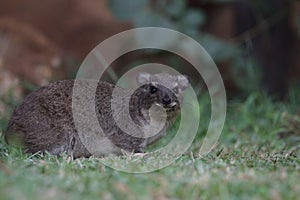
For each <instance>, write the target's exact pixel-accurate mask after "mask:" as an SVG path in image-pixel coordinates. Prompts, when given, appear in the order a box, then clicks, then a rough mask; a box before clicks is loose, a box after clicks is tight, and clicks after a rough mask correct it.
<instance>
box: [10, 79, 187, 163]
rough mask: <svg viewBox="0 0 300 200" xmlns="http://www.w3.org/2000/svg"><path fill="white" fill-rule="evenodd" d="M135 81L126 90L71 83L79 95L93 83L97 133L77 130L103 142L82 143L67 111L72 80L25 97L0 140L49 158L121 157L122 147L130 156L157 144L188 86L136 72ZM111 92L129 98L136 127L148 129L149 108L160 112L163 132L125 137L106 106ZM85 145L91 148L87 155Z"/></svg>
mask: <svg viewBox="0 0 300 200" xmlns="http://www.w3.org/2000/svg"><path fill="white" fill-rule="evenodd" d="M137 83H138V85H139V87H138V88H137V89H136V90H135V91H131V90H130V89H124V88H120V87H117V86H115V85H113V84H110V83H107V82H102V81H99V82H97V81H94V80H76V84H79V85H80V87H81V88H82V89H83V90H84V92H87V91H92V87H91V85H93V84H96V93H94V94H95V111H96V116H97V119H98V122H99V125H100V127H101V129H102V132H101V131H98V130H94V131H93V128H92V129H91V128H89V127H88V124H84V123H83V124H80V126H81V127H82V126H83V127H87V128H86V129H85V130H86V132H85V133H86V134H85V136H88V137H89V135H88V134H87V133H88V132H95V134H96V135H98V136H100V138H102V139H100V141H97V142H96V141H95V140H94V139H91V138H90V139H88V140H89V142H86V141H85V139H84V137H81V136H80V135H79V134H78V131H77V129H76V126H75V125H76V124H75V122H74V116H73V114H74V113H73V112H72V103H74V102H72V100H73V101H74V99H72V94H73V92H74V91H73V87H74V84H75V81H74V80H63V81H58V82H55V83H52V84H50V85H47V86H44V87H41V88H39V89H38V90H36V91H34V92H32V93H31V94H29V95H28V96H27V97H26V98H25V99H24V101H23V103H22V104H21V105H19V106H18V107H17V108H16V109H15V110H14V112H13V114H12V116H11V118H10V121H9V123H8V128H7V130H6V131H5V140H6V142H7V143H9V144H12V145H21V146H22V147H23V149H24V152H26V153H36V152H45V151H48V152H49V153H51V154H54V155H59V154H61V153H66V154H68V155H72V156H73V157H75V158H77V157H89V156H91V155H96V156H105V155H109V154H111V153H115V154H121V152H122V151H121V149H123V150H125V151H129V152H144V149H145V147H146V146H147V145H150V144H152V143H154V142H156V141H157V140H159V139H160V138H161V137H163V136H164V135H165V134H166V129H167V128H168V127H169V126H170V124H171V122H172V121H174V120H175V119H176V117H177V116H178V114H179V112H180V104H181V103H182V98H183V97H182V93H183V90H184V89H185V88H187V87H188V85H189V83H188V80H187V78H186V77H185V76H183V75H176V76H175V75H170V74H154V75H151V74H148V73H139V74H138V76H137ZM115 88H117V89H118V90H119V91H121V98H126V95H127V96H128V94H131V95H130V100H129V114H130V117H131V119H132V121H133V122H134V123H135V124H136V125H137V126H138V127H142V128H143V127H145V126H147V125H149V123H150V118H151V116H150V112H149V110H150V108H151V107H153V106H159V107H161V108H163V109H164V110H165V113H166V115H167V116H166V120H167V121H166V124H165V126H164V127H163V128H162V130H161V131H160V132H159V133H157V134H156V135H154V136H151V137H148V138H147V137H143V136H144V135H142V134H141V135H133V134H128V133H126V131H123V130H122V129H121V128H119V127H118V124H117V123H116V120H115V118H114V117H115V116H114V115H113V109H112V105H111V104H112V97H113V92H114V89H115ZM82 96H84V95H82ZM73 98H74V97H73ZM87 98H90V97H87ZM123 104H124V103H122V102H117V103H116V105H117V111H116V112H117V113H118V114H119V115H120V116H121V117H122V115H123V113H125V111H124V110H125V108H126V107H124V105H123ZM85 106H86V105H81V107H82V108H83V112H80V114H81V115H82V116H83V117H86V116H88V115H86V114H84V113H85V111H84V108H85ZM73 111H74V110H73ZM154 118H155V117H154ZM158 120H159V119H158ZM154 121H155V120H154ZM93 143H95V144H93ZM87 145H88V147H87ZM93 145H94V146H93ZM90 147H92V148H94V149H96V150H95V151H91V149H90Z"/></svg>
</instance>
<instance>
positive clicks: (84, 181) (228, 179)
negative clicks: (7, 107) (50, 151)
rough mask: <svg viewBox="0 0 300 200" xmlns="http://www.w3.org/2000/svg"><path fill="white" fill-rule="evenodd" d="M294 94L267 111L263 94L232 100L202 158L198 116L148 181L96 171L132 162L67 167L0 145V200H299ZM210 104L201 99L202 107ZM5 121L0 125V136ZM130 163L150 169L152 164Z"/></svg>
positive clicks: (299, 119)
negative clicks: (183, 144)
mask: <svg viewBox="0 0 300 200" xmlns="http://www.w3.org/2000/svg"><path fill="white" fill-rule="evenodd" d="M298 94H299V93H297V92H292V93H291V94H290V98H289V104H283V103H272V102H271V101H270V100H269V99H268V98H266V97H264V96H263V95H261V94H252V95H250V96H249V97H248V98H247V99H245V100H244V101H242V100H231V101H230V102H229V105H228V114H227V121H226V125H225V127H224V130H223V133H222V136H221V138H220V140H219V142H218V145H217V146H216V147H215V149H214V150H213V151H212V152H211V153H209V154H208V155H206V156H203V157H201V156H199V155H198V153H197V152H198V150H199V147H200V143H201V139H202V137H201V136H200V135H201V133H204V132H205V129H206V128H205V126H207V125H205V124H206V122H207V121H208V120H209V117H210V116H209V109H207V110H205V109H202V115H201V117H202V119H203V120H202V122H201V128H200V130H199V134H198V136H197V138H196V139H195V141H194V143H193V144H192V146H191V147H190V149H189V150H188V151H187V152H185V154H184V155H182V156H181V157H180V158H179V159H178V160H177V161H176V162H174V163H173V164H171V165H170V166H169V167H166V168H164V169H162V170H159V171H156V172H152V173H147V174H130V173H124V172H119V171H116V170H113V169H111V168H109V167H107V166H104V165H103V164H102V161H103V160H106V161H107V160H110V161H112V162H114V164H115V165H118V164H121V163H122V162H121V161H122V160H123V161H124V160H130V159H132V155H127V156H124V157H122V158H121V157H118V156H110V157H108V158H102V159H99V158H93V157H92V158H81V159H75V160H72V159H71V158H69V157H67V156H61V157H56V156H51V155H47V154H46V155H40V154H37V155H26V154H23V153H22V152H21V151H20V149H15V148H11V147H9V146H7V145H5V144H4V142H3V141H2V142H1V143H0V194H1V199H52V198H54V197H55V198H56V199H83V198H84V199H90V198H95V199H96V198H97V199H199V197H200V198H201V199H220V198H222V199H249V198H254V199H266V198H268V199H270V198H271V199H297V198H298V197H299V196H300V182H299V177H300V171H299V170H300V159H299V158H300V145H299V140H300V125H299V124H300V116H299V113H296V111H297V105H299V103H300V102H299V99H300V98H299V95H298ZM297 95H298V96H297ZM208 103H209V98H206V97H203V98H202V100H201V102H200V105H202V107H204V105H206V104H208ZM205 107H207V106H205ZM2 114H3V113H2ZM1 116H5V115H1ZM6 120H7V119H5V118H3V117H2V119H1V129H0V130H1V132H3V130H4V127H5V125H6ZM173 131H176V130H173ZM166 140H167V139H166ZM162 142H163V141H162ZM135 159H140V160H141V161H142V162H144V163H143V164H145V165H149V164H151V159H149V160H146V161H145V160H144V159H143V157H141V156H136V157H135ZM152 159H156V160H157V159H158V160H159V159H164V156H163V155H161V156H157V157H155V158H152Z"/></svg>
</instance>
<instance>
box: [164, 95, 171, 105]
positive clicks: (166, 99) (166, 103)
mask: <svg viewBox="0 0 300 200" xmlns="http://www.w3.org/2000/svg"><path fill="white" fill-rule="evenodd" d="M162 103H163V104H164V105H169V104H170V103H171V98H170V97H168V96H165V97H164V98H163V99H162Z"/></svg>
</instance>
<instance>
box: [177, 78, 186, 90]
mask: <svg viewBox="0 0 300 200" xmlns="http://www.w3.org/2000/svg"><path fill="white" fill-rule="evenodd" d="M177 81H178V84H179V86H180V87H181V88H182V90H184V89H186V88H187V87H188V86H189V80H188V78H187V76H185V75H178V76H177Z"/></svg>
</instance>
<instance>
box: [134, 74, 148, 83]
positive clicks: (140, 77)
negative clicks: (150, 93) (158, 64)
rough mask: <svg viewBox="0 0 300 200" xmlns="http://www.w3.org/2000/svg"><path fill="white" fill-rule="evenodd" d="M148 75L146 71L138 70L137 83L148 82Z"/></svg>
mask: <svg viewBox="0 0 300 200" xmlns="http://www.w3.org/2000/svg"><path fill="white" fill-rule="evenodd" d="M150 77H151V74H148V73H146V72H139V73H138V75H137V77H136V82H137V84H138V85H144V84H146V83H149V82H150Z"/></svg>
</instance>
